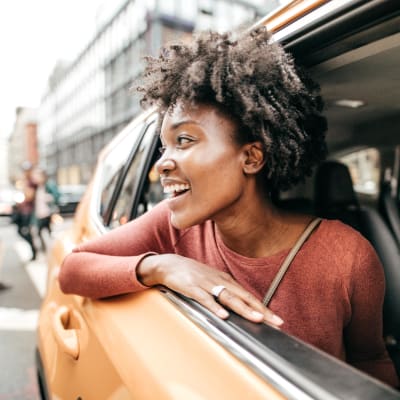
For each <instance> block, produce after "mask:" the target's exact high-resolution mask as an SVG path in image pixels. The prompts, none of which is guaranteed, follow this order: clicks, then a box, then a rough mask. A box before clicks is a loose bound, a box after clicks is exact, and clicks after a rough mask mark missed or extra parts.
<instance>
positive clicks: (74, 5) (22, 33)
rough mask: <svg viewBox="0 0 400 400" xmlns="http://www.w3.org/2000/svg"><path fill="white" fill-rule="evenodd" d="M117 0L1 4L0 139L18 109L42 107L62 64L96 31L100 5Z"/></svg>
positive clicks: (25, 0)
mask: <svg viewBox="0 0 400 400" xmlns="http://www.w3.org/2000/svg"><path fill="white" fill-rule="evenodd" d="M104 1H113V0H8V1H7V0H6V1H0V136H2V137H4V136H8V135H9V133H10V132H11V129H12V126H13V123H14V116H15V108H16V107H18V106H28V107H37V106H38V105H39V103H40V98H41V96H42V94H43V92H44V89H45V87H46V82H47V78H48V76H49V74H50V73H51V71H52V69H53V67H54V65H55V63H56V61H57V59H60V58H63V59H71V58H73V57H74V56H75V55H76V54H77V53H78V51H79V50H80V49H82V48H83V46H84V45H85V44H86V43H87V41H88V40H89V39H90V37H91V35H92V34H93V32H94V27H95V17H96V12H97V10H98V6H99V5H100V4H101V3H103V2H104Z"/></svg>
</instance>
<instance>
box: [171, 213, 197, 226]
mask: <svg viewBox="0 0 400 400" xmlns="http://www.w3.org/2000/svg"><path fill="white" fill-rule="evenodd" d="M170 221H171V225H172V226H173V227H174V228H175V229H179V230H182V229H187V228H190V227H192V226H194V225H198V224H199V223H200V222H198V221H196V220H194V218H190V217H189V216H185V215H179V214H178V213H175V212H171V216H170Z"/></svg>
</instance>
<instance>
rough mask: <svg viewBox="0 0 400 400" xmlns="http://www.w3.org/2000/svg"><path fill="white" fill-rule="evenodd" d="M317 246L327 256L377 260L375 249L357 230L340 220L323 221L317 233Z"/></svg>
mask: <svg viewBox="0 0 400 400" xmlns="http://www.w3.org/2000/svg"><path fill="white" fill-rule="evenodd" d="M317 233H318V234H317V235H316V236H317V238H316V239H317V240H316V241H317V245H318V246H319V247H320V248H321V249H323V250H325V251H326V252H327V254H335V253H337V254H339V255H341V256H346V255H347V256H348V257H349V258H353V259H355V258H358V259H363V258H368V257H370V256H371V257H373V258H375V249H374V248H373V246H372V245H371V243H370V242H369V241H368V240H367V239H366V238H365V237H364V236H363V235H362V234H361V233H360V232H359V231H357V230H356V229H354V228H353V227H351V226H350V225H347V224H345V223H343V222H341V221H339V220H328V219H323V220H322V222H321V224H320V227H319V229H318V231H317Z"/></svg>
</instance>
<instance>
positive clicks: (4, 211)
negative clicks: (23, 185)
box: [0, 185, 24, 217]
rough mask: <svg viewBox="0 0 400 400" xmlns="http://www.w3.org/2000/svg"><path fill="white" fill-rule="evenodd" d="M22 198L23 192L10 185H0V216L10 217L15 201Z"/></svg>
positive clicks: (19, 201)
mask: <svg viewBox="0 0 400 400" xmlns="http://www.w3.org/2000/svg"><path fill="white" fill-rule="evenodd" d="M23 200H24V194H23V193H22V192H21V191H19V190H17V189H15V188H14V187H12V186H8V185H7V186H1V187H0V216H2V217H11V216H12V213H13V209H14V207H15V205H16V204H17V203H21V202H22V201H23Z"/></svg>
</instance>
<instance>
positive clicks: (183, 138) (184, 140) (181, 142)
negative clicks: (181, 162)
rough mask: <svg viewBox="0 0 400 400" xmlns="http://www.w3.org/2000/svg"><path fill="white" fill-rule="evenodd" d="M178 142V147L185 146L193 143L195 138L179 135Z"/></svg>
mask: <svg viewBox="0 0 400 400" xmlns="http://www.w3.org/2000/svg"><path fill="white" fill-rule="evenodd" d="M176 142H177V144H178V147H184V146H185V145H187V144H190V143H192V142H193V140H192V139H191V138H189V137H187V136H178V137H177V138H176Z"/></svg>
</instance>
